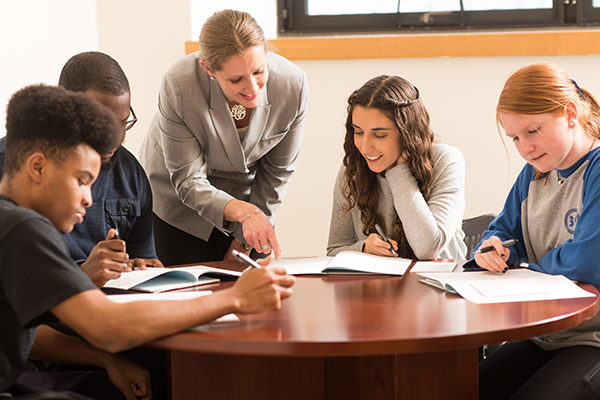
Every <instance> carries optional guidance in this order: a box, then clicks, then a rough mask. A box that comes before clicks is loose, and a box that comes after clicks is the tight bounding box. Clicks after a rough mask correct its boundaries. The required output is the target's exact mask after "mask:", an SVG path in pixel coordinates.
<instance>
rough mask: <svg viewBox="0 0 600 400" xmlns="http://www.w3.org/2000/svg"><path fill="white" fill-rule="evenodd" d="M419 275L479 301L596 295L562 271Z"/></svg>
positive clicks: (425, 279) (444, 288) (450, 290)
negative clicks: (559, 272)
mask: <svg viewBox="0 0 600 400" xmlns="http://www.w3.org/2000/svg"><path fill="white" fill-rule="evenodd" d="M419 275H421V276H423V278H424V279H421V282H423V283H427V284H429V285H432V286H435V287H437V288H439V289H443V290H446V291H448V292H451V293H457V294H459V295H461V296H462V297H464V298H465V299H467V300H469V301H472V302H473V303H480V304H483V303H505V302H513V301H532V300H553V299H571V298H578V297H594V294H592V293H589V292H588V291H586V290H583V289H582V288H580V287H579V286H577V285H576V284H575V283H574V282H572V281H570V280H569V279H568V278H566V277H565V276H563V275H548V274H543V273H541V272H536V271H532V270H530V269H515V270H509V271H508V272H506V273H505V274H502V273H498V272H490V271H481V272H455V273H420V274H419Z"/></svg>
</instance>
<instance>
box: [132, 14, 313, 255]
mask: <svg viewBox="0 0 600 400" xmlns="http://www.w3.org/2000/svg"><path fill="white" fill-rule="evenodd" d="M200 49H201V51H200V52H198V53H194V54H190V55H188V56H186V57H184V58H182V59H180V60H179V61H177V62H176V63H175V65H173V66H172V67H171V68H170V69H169V70H168V71H167V73H166V74H165V76H164V78H163V82H162V86H161V88H160V93H159V103H158V113H157V114H156V116H155V118H154V120H153V122H152V125H151V127H150V130H149V133H148V136H147V137H146V139H145V143H144V145H143V149H142V154H141V158H142V164H143V165H144V167H145V169H146V172H147V173H148V176H149V179H150V184H151V186H152V193H153V196H154V229H155V240H156V245H157V246H156V247H157V253H158V254H159V257H160V258H161V260H162V261H163V262H164V263H165V265H173V264H182V263H192V262H199V261H211V260H221V259H223V258H224V257H225V258H227V257H229V256H230V254H231V250H233V249H237V250H239V251H242V252H245V253H246V254H249V253H250V250H251V249H252V250H254V251H255V253H262V254H263V255H264V254H269V253H271V251H272V252H273V253H274V255H275V257H277V258H279V257H280V253H281V248H280V245H279V242H278V240H277V237H276V235H275V231H274V229H273V223H274V219H275V212H276V210H277V208H278V207H279V205H280V204H281V201H282V199H283V196H284V192H285V189H286V187H287V184H288V182H289V179H290V177H291V175H292V173H293V172H294V168H295V164H296V159H297V156H298V152H299V150H300V144H301V139H302V131H303V126H304V117H305V113H306V107H307V100H308V86H307V81H306V76H305V74H304V72H303V71H302V70H301V69H300V68H298V67H297V66H295V65H294V64H292V63H291V62H290V61H288V60H286V59H285V58H283V57H281V56H279V55H276V54H274V53H272V52H269V51H268V44H267V41H266V39H265V37H264V34H263V31H262V29H261V28H260V27H259V26H258V24H257V23H256V21H255V20H254V19H253V18H252V17H251V16H250V15H249V14H247V13H244V12H241V11H234V10H224V11H220V12H217V13H215V14H214V15H213V16H212V17H210V18H209V19H208V20H207V21H206V22H205V24H204V25H203V27H202V31H201V33H200Z"/></svg>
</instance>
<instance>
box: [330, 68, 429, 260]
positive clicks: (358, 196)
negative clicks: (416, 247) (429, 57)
mask: <svg viewBox="0 0 600 400" xmlns="http://www.w3.org/2000/svg"><path fill="white" fill-rule="evenodd" d="M356 106H362V107H366V108H376V109H378V110H381V111H382V112H384V113H385V114H386V115H387V116H388V118H389V119H390V120H392V121H393V122H394V124H395V125H396V128H397V129H398V132H399V133H400V136H399V137H400V148H401V149H402V154H403V155H405V156H406V158H407V159H406V163H407V165H408V167H409V169H410V171H411V172H412V174H413V176H414V177H415V179H416V180H417V183H418V185H419V189H420V190H421V193H422V194H423V197H424V198H425V200H428V199H429V195H430V191H431V182H432V180H433V162H432V160H431V150H432V148H433V142H434V136H435V135H434V133H433V131H432V130H431V128H430V126H429V113H428V112H427V110H426V109H425V106H424V105H423V102H422V101H421V99H420V98H419V91H418V90H417V88H416V87H414V86H413V85H412V84H411V83H410V82H408V81H407V80H406V79H403V78H401V77H399V76H387V75H381V76H377V77H375V78H373V79H371V80H369V81H368V82H367V83H365V84H364V85H363V86H362V87H361V88H360V89H358V90H356V91H354V93H352V94H351V95H350V97H349V98H348V116H347V118H346V136H345V138H344V152H345V155H344V166H345V167H346V171H345V179H344V185H343V188H342V193H343V194H344V197H345V199H346V200H347V205H348V208H347V209H345V211H346V212H349V211H350V210H351V209H352V208H353V207H355V206H356V207H358V209H359V210H360V214H361V220H362V223H363V233H364V234H365V235H367V236H368V235H369V234H370V233H373V232H375V224H376V223H378V224H382V217H381V215H380V214H379V213H378V212H377V204H378V201H379V191H378V188H377V174H376V173H374V172H372V171H371V170H370V169H369V167H368V165H367V162H366V161H365V159H364V158H363V156H362V155H361V154H360V152H359V151H358V149H357V148H356V146H355V145H354V127H353V125H352V112H353V110H354V107H356ZM390 236H391V237H392V239H394V240H396V241H397V242H398V254H399V255H400V256H401V257H406V258H414V257H415V255H414V252H413V251H412V249H411V247H410V245H409V244H408V241H407V240H406V236H405V235H404V229H403V227H402V221H400V218H399V217H398V216H397V215H396V220H395V221H394V228H393V232H392V234H391V235H390Z"/></svg>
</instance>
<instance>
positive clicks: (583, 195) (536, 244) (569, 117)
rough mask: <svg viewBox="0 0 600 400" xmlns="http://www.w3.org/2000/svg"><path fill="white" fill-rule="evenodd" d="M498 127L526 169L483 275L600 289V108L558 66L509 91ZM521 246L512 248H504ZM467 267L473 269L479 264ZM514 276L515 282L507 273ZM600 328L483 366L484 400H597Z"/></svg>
mask: <svg viewBox="0 0 600 400" xmlns="http://www.w3.org/2000/svg"><path fill="white" fill-rule="evenodd" d="M496 112H497V113H496V119H497V123H498V127H499V129H500V130H501V132H502V133H504V134H505V135H506V136H507V137H508V138H509V139H510V140H512V142H513V143H514V145H515V147H516V149H517V151H518V152H519V154H520V155H521V157H523V159H524V160H525V161H526V162H527V164H526V165H525V166H524V167H523V169H522V170H521V172H520V174H519V176H518V177H517V180H516V182H515V184H514V185H513V187H512V189H511V191H510V193H509V194H508V198H507V199H506V202H505V204H504V209H503V210H502V212H501V213H500V214H499V215H498V217H497V218H496V219H495V220H494V221H493V222H492V223H491V224H490V226H489V228H488V230H487V231H486V232H484V234H483V240H482V242H481V244H480V246H493V247H494V250H492V251H490V252H485V253H479V254H476V255H475V260H474V261H475V262H476V263H477V265H478V266H480V267H482V268H485V269H487V270H490V271H497V272H500V271H506V269H507V268H508V266H509V265H510V266H513V265H520V264H522V263H528V266H529V268H531V269H532V270H535V271H540V272H545V273H548V274H561V275H565V276H566V277H567V278H570V279H573V280H576V281H580V282H585V283H591V284H593V285H594V286H596V287H598V286H600V269H599V268H598V252H599V250H600V225H599V224H598V221H599V220H600V181H599V179H600V165H599V163H600V150H598V147H599V145H600V140H598V139H599V138H600V106H599V105H598V102H597V101H596V99H595V98H594V96H593V95H592V94H591V93H589V92H588V91H586V90H585V89H582V88H580V87H579V86H578V84H577V83H576V82H575V81H574V80H572V79H570V77H569V76H568V75H567V73H566V72H565V71H564V70H563V69H562V68H560V67H559V66H557V65H553V64H546V63H540V64H532V65H528V66H526V67H523V68H521V69H519V70H518V71H516V72H515V73H514V74H513V75H512V76H510V77H509V78H508V80H507V81H506V83H505V85H504V88H503V90H502V92H501V94H500V99H499V100H498V106H497V109H496ZM508 239H517V240H518V242H517V244H516V245H513V246H511V247H510V248H504V247H503V246H502V245H501V241H504V240H508ZM469 264H470V265H467V267H469V266H472V265H473V264H474V263H473V261H471V262H470V263H469ZM508 273H510V272H508ZM599 332H600V318H599V317H598V315H596V316H595V317H593V318H592V319H591V320H589V321H587V322H585V323H583V324H581V325H578V326H576V327H574V328H571V329H567V330H564V331H561V332H557V333H553V334H549V335H545V336H544V337H536V338H532V339H530V340H524V341H520V342H514V343H507V344H504V345H502V346H500V347H499V348H498V349H496V350H495V351H494V352H492V353H491V354H490V355H489V356H488V357H487V358H486V359H485V360H483V361H482V362H481V364H480V369H479V371H480V375H479V376H480V384H479V390H480V398H482V399H509V398H510V399H592V398H593V399H597V398H599V397H600V396H599V394H600V374H598V373H596V372H597V371H598V367H599V366H600V335H599Z"/></svg>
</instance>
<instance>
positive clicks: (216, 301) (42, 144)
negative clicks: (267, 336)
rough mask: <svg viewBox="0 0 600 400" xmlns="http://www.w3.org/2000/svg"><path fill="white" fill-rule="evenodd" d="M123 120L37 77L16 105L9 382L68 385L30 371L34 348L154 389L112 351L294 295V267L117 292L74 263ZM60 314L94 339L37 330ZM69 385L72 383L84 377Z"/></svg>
mask: <svg viewBox="0 0 600 400" xmlns="http://www.w3.org/2000/svg"><path fill="white" fill-rule="evenodd" d="M121 130H122V129H121V126H119V124H117V122H116V121H115V119H114V117H113V115H112V113H111V112H110V111H109V110H107V109H106V108H105V107H103V106H101V105H99V104H98V103H97V102H95V101H93V100H92V99H91V98H90V97H88V96H86V95H84V94H81V93H73V92H69V91H67V90H65V89H62V88H59V87H51V86H44V85H36V86H30V87H27V88H24V89H22V90H20V91H18V92H17V93H16V94H14V95H13V97H12V98H11V100H10V102H9V104H8V108H7V122H6V160H5V171H4V172H5V173H4V176H3V178H2V180H1V181H0V226H2V230H1V231H0V321H2V334H1V335H0V348H1V349H2V351H0V392H7V391H8V392H13V393H14V394H17V393H19V394H20V393H23V392H25V391H27V390H33V391H35V390H60V389H62V388H64V387H62V386H61V385H60V383H59V382H58V380H57V379H54V378H55V377H56V375H50V376H48V375H47V374H30V373H25V374H23V372H24V367H25V362H26V360H27V358H28V357H31V358H41V359H46V360H53V361H60V362H68V363H77V364H85V363H91V364H93V365H98V366H101V367H104V368H107V369H108V372H109V376H108V378H110V380H111V381H112V382H113V383H114V385H116V386H117V387H118V389H119V390H120V391H121V392H123V393H124V394H125V395H126V396H127V398H144V399H146V398H149V397H150V393H149V390H148V388H149V384H148V378H147V373H146V372H145V371H144V370H142V369H140V368H139V367H136V366H134V365H132V364H130V363H129V362H127V361H125V360H123V359H121V358H119V357H115V356H113V355H110V354H109V353H110V352H117V351H121V350H123V349H126V348H131V347H134V346H137V345H140V344H142V343H145V342H148V341H151V340H153V339H155V338H158V337H162V336H165V335H169V334H172V333H175V332H177V331H181V330H184V329H188V328H190V327H192V326H194V325H197V324H201V323H204V322H208V321H211V320H213V319H215V318H217V317H219V316H221V315H223V314H226V313H230V312H235V313H252V312H261V311H265V310H270V309H278V308H279V307H281V301H282V300H283V299H285V298H287V297H289V296H290V295H291V293H292V292H291V286H292V285H293V283H294V278H293V277H290V276H288V275H286V274H285V271H284V270H282V269H275V268H261V269H249V270H247V271H245V272H244V273H243V274H242V276H241V277H240V278H238V280H237V282H236V283H235V284H234V285H233V286H232V287H231V288H229V289H225V290H221V291H218V292H215V293H214V294H211V295H208V296H204V297H201V298H197V299H194V300H186V301H183V300H182V301H153V302H134V303H128V304H117V303H114V302H112V301H110V300H108V299H107V298H106V296H105V295H104V294H103V293H102V292H101V291H100V290H99V289H98V288H97V287H96V286H95V285H94V284H93V283H92V281H91V280H90V278H89V277H88V275H86V274H85V273H84V272H83V271H82V270H81V268H79V267H78V266H77V264H75V263H74V262H73V260H72V259H71V257H70V256H69V253H68V249H67V246H66V245H65V243H64V241H63V240H62V238H61V235H60V233H68V232H70V231H71V230H72V229H73V226H74V224H76V223H80V222H82V220H83V218H84V216H85V213H86V208H88V207H89V206H91V204H92V196H91V186H92V184H93V183H94V181H95V179H96V177H97V176H98V174H99V172H100V167H101V154H108V153H109V152H110V151H111V149H115V148H116V147H117V145H118V144H119V141H118V140H117V139H118V138H119V134H118V133H119V132H121ZM59 232H60V233H59ZM55 319H58V320H60V321H61V323H63V324H64V325H66V326H68V327H70V328H71V329H73V330H74V331H75V332H77V333H78V334H79V335H81V337H82V338H83V340H81V339H79V338H75V337H72V336H67V335H63V334H61V333H59V332H57V331H55V330H53V329H52V328H49V327H48V326H45V325H43V326H40V328H39V329H38V328H37V327H38V326H39V325H40V324H44V323H48V322H51V321H53V320H55ZM20 376H21V378H22V380H19V379H20V378H19V377H20ZM105 377H106V376H105ZM70 383H71V386H70V388H71V389H73V385H76V383H77V381H73V380H71V381H70ZM55 384H56V385H55ZM38 385H41V386H40V387H39V388H36V386H38ZM23 386H27V388H24V387H23ZM109 386H110V385H109ZM32 387H33V388H32ZM86 387H88V386H87V385H86ZM101 387H102V388H103V389H105V390H109V389H110V388H112V386H110V387H107V386H106V385H101ZM75 389H77V390H79V389H81V388H80V387H78V388H75ZM88 395H89V396H91V397H94V398H109V399H115V398H117V397H114V393H113V394H108V395H104V396H100V395H99V394H97V393H89V394H88Z"/></svg>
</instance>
